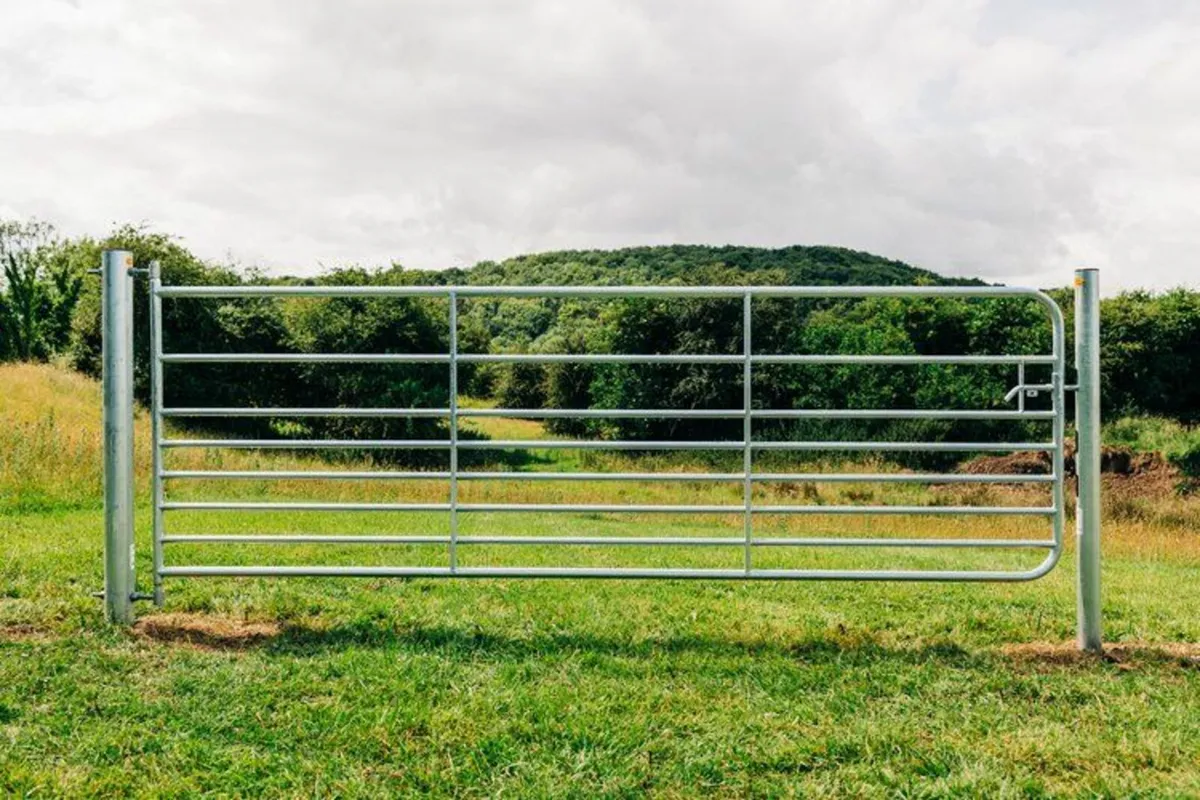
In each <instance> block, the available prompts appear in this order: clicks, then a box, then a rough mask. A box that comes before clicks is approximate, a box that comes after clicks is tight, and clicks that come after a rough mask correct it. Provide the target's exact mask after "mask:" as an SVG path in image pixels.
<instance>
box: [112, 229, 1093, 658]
mask: <svg viewBox="0 0 1200 800" xmlns="http://www.w3.org/2000/svg"><path fill="white" fill-rule="evenodd" d="M101 271H102V283H103V329H104V351H103V366H104V429H105V590H104V601H105V609H106V613H107V616H108V618H109V619H110V620H112V621H114V622H118V623H124V624H128V623H130V622H132V620H133V609H132V603H133V601H134V600H139V599H153V600H155V602H156V603H158V604H161V603H162V601H163V589H162V577H163V576H164V575H167V574H179V575H183V574H188V575H204V574H210V575H218V574H240V575H252V574H270V575H288V574H304V575H322V574H326V575H337V574H342V575H344V574H349V573H347V572H346V569H352V570H353V572H352V574H356V575H371V574H379V575H389V574H390V575H403V574H412V575H422V574H427V575H430V576H463V577H468V576H472V575H473V574H474V575H477V576H509V577H534V576H544V577H553V576H555V575H556V574H557V573H561V575H558V576H561V577H567V576H573V577H634V578H640V577H646V578H652V577H659V578H705V577H718V578H741V579H767V580H771V579H817V580H822V579H824V580H831V579H832V580H924V581H1013V580H1034V579H1036V578H1039V577H1042V576H1043V575H1045V574H1046V573H1048V572H1049V571H1050V570H1051V569H1053V567H1054V566H1055V565H1056V563H1057V561H1058V558H1059V556H1060V554H1061V549H1062V527H1063V525H1062V522H1063V516H1064V509H1063V505H1064V503H1063V501H1064V497H1063V496H1062V486H1063V482H1064V477H1063V452H1062V443H1063V441H1064V436H1063V433H1064V431H1063V426H1064V418H1065V402H1064V401H1065V392H1066V391H1067V390H1075V391H1076V436H1077V441H1078V446H1077V453H1076V464H1077V467H1076V469H1077V476H1078V480H1077V501H1076V535H1077V538H1078V542H1077V548H1076V549H1077V572H1078V576H1077V578H1078V582H1077V612H1078V643H1079V646H1080V648H1081V649H1084V650H1088V651H1092V652H1099V651H1100V650H1101V649H1102V639H1101V601H1100V475H1099V467H1100V402H1099V390H1100V387H1099V375H1100V371H1099V325H1100V321H1099V291H1098V276H1097V271H1096V270H1094V269H1082V270H1077V271H1076V273H1075V282H1074V285H1075V332H1076V343H1075V344H1076V346H1075V360H1076V369H1077V373H1078V382H1077V384H1076V385H1074V386H1068V385H1066V382H1065V381H1066V375H1065V367H1066V356H1065V352H1064V347H1065V343H1064V342H1063V341H1062V340H1063V336H1062V333H1063V331H1062V313H1061V311H1060V309H1059V307H1058V305H1057V303H1055V302H1054V301H1053V300H1052V299H1051V298H1050V297H1048V296H1047V295H1046V294H1045V293H1043V292H1041V291H1039V290H1035V289H1025V288H1019V287H909V286H903V287H901V286H893V287H865V286H829V287H824V286H821V287H816V286H814V287H792V286H788V287H745V286H744V287H725V286H721V287H549V286H531V287H488V286H452V287H324V286H303V287H294V286H293V287H169V288H164V287H162V285H161V276H160V273H159V269H158V264H157V263H155V262H152V263H151V265H150V267H149V269H147V270H135V269H134V268H133V256H132V254H131V253H129V252H128V251H116V250H110V251H105V252H104V254H103V257H102V270H101ZM135 273H138V274H141V273H147V274H148V277H149V278H150V293H149V294H150V313H151V329H152V332H156V333H158V334H159V335H152V340H153V352H152V354H151V386H152V389H151V406H152V408H151V420H152V423H151V424H152V426H153V448H152V449H153V454H152V459H153V489H152V494H153V515H154V521H153V529H154V554H153V560H154V586H153V588H154V591H153V594H150V595H140V594H138V593H137V592H136V591H135V585H136V584H135V575H134V563H133V479H134V476H133V391H132V389H133V380H132V377H133V335H132V320H133V313H132V312H133V306H132V299H133V291H132V276H133V275H134V274H135ZM498 290H499V291H498ZM297 295H298V296H368V297H369V296H398V295H403V296H434V297H445V298H448V299H449V303H450V306H449V307H450V328H451V334H450V345H449V347H450V352H449V353H448V354H447V355H448V359H447V362H448V363H449V364H450V370H449V382H450V383H449V386H450V398H449V409H447V412H448V415H449V419H450V420H451V425H450V430H451V434H450V436H451V439H450V442H449V448H448V449H449V454H450V459H451V469H450V472H449V480H450V483H449V487H450V504H449V506H448V507H447V508H448V510H449V511H450V512H451V514H450V525H451V527H450V538H449V541H450V543H451V547H450V568H449V570H448V571H447V570H446V569H444V568H430V569H426V568H413V569H412V570H408V571H405V570H404V569H403V568H369V567H362V568H346V569H335V568H319V567H318V568H312V567H305V568H292V569H290V570H289V568H286V567H261V568H255V567H240V568H238V567H235V568H205V567H188V568H183V569H179V568H176V569H173V570H172V569H166V568H164V566H163V554H162V551H163V543H164V536H163V527H162V512H163V510H164V507H165V505H166V504H165V503H164V497H163V495H164V492H163V474H164V471H163V469H162V452H161V447H162V446H171V445H172V444H174V445H176V446H180V445H182V446H189V444H190V445H191V446H196V445H195V443H194V442H191V440H162V439H161V425H162V417H163V411H164V409H163V376H162V364H163V363H164V360H165V358H164V353H163V352H162V339H161V335H160V334H161V330H162V298H163V297H172V296H187V297H255V296H297ZM470 296H510V297H511V296H525V297H554V296H589V297H591V296H596V297H637V296H643V297H644V296H669V297H722V298H731V299H736V298H738V297H741V298H743V304H744V305H743V308H744V312H743V324H744V336H743V339H744V345H743V354H742V355H741V356H733V357H730V358H727V359H724V357H720V358H723V359H724V361H728V362H729V363H742V364H743V381H744V390H743V392H744V397H743V400H744V408H743V409H740V410H738V416H743V415H744V428H743V434H744V439H743V441H741V442H738V441H737V440H734V441H733V442H728V443H726V444H728V445H729V447H728V448H726V449H741V450H743V453H744V465H743V466H744V469H743V473H742V474H741V475H737V476H733V477H737V478H738V480H740V481H742V482H743V494H744V504H743V506H742V507H741V509H742V510H743V513H744V515H745V522H744V527H745V560H746V568H745V571H744V572H743V571H734V570H671V569H655V570H632V569H623V570H579V569H575V570H566V569H563V570H557V571H556V572H546V571H538V570H530V569H522V568H488V569H479V570H470V569H461V568H459V567H458V566H457V561H456V553H457V548H456V547H455V546H454V545H456V544H457V543H458V541H459V540H460V537H459V536H458V525H457V514H456V513H455V512H456V510H457V509H459V508H460V507H462V506H461V504H459V503H458V502H457V494H458V491H457V489H458V479H459V478H460V477H461V475H462V473H460V472H459V470H458V469H457V455H458V450H459V448H460V447H461V446H463V445H464V443H462V442H460V441H459V439H458V435H457V434H458V425H457V421H458V418H459V417H460V416H461V415H460V412H459V409H458V402H457V396H456V394H457V392H456V388H457V386H456V384H457V370H456V368H455V366H456V364H457V363H459V362H461V361H464V360H467V359H468V358H470V357H469V356H460V355H459V354H458V352H457V351H458V348H457V329H458V326H457V313H458V311H457V307H458V302H457V301H458V299H459V298H461V297H470ZM756 296H762V297H871V296H900V297H1025V298H1029V299H1033V300H1036V301H1037V302H1039V303H1040V304H1041V305H1042V306H1043V307H1044V308H1045V309H1046V310H1047V312H1048V313H1049V316H1050V319H1051V323H1052V330H1053V333H1054V356H1053V357H1054V359H1055V361H1054V362H1047V361H1046V360H1045V357H1044V356H1030V357H1029V358H1028V359H1027V361H1028V363H1052V364H1053V368H1054V374H1053V376H1052V379H1051V383H1050V384H1043V385H1038V386H1026V385H1024V366H1025V363H1027V361H1026V360H1019V357H1012V360H1011V361H1009V362H1006V361H1004V360H1003V358H1004V357H996V356H986V357H983V356H981V357H978V358H977V359H976V361H975V363H1014V364H1017V365H1018V385H1017V387H1016V389H1015V391H1017V393H1018V397H1019V399H1018V409H1019V410H1020V411H1021V412H1022V413H1027V412H1025V410H1024V398H1023V395H1024V393H1025V391H1026V390H1027V389H1044V390H1049V391H1050V392H1052V395H1053V408H1054V417H1053V421H1054V426H1055V432H1054V444H1055V447H1053V448H1050V449H1051V450H1052V451H1053V453H1054V458H1053V461H1054V475H1053V478H1054V485H1053V488H1054V499H1053V506H1052V507H1048V508H1040V507H1038V508H1029V509H1021V508H1017V510H1016V513H1039V514H1045V513H1050V514H1052V515H1053V517H1054V520H1053V527H1054V539H1053V541H1052V543H1050V544H1049V545H1048V546H1049V547H1050V548H1051V550H1050V553H1049V555H1048V557H1047V558H1046V560H1045V561H1044V562H1043V563H1042V564H1041V565H1040V566H1039V567H1037V568H1035V569H1033V570H1029V571H1027V572H1024V573H1013V572H994V573H988V572H979V571H975V572H965V571H950V570H947V571H938V572H936V573H935V572H926V573H923V572H909V571H893V572H888V571H878V570H872V571H863V572H862V573H859V572H856V571H851V570H842V571H838V570H812V571H802V570H756V571H753V572H752V571H751V569H750V552H751V547H752V544H753V542H752V539H751V533H750V524H751V514H752V513H754V512H755V511H760V513H761V507H759V508H754V507H752V505H751V502H750V494H751V488H752V480H753V479H752V477H751V469H750V462H751V458H752V456H751V453H752V450H753V449H763V448H762V447H761V446H760V445H761V444H762V443H757V444H756V443H753V442H752V440H751V421H752V418H753V415H752V412H751V382H750V380H749V378H750V374H751V364H752V359H753V360H762V359H763V358H764V357H762V356H759V357H752V354H751V325H750V317H751V301H752V299H753V298H754V297H756ZM173 355H174V354H173ZM199 355H203V354H195V355H193V356H191V357H182V358H179V359H174V360H179V361H188V360H193V361H200V360H204V359H203V358H200V357H197V356H199ZM251 355H253V354H251ZM305 355H309V354H305ZM311 355H318V354H311ZM326 355H328V354H326ZM830 357H831V356H820V357H819V358H821V359H828V358H830ZM833 357H834V358H836V356H833ZM543 358H544V357H543ZM570 358H577V357H570ZM612 358H613V360H624V359H625V358H626V357H625V356H613V357H612ZM636 358H637V357H634V359H636ZM766 358H767V359H772V358H773V359H777V363H789V362H790V363H804V361H805V358H806V357H805V356H767V357H766ZM845 358H846V359H847V361H848V363H872V357H871V356H847V357H845ZM878 358H880V359H885V360H887V361H886V363H893V362H895V363H906V362H905V361H904V357H899V361H896V359H897V358H898V357H896V356H880V357H878ZM912 358H913V359H914V360H915V361H916V362H917V363H921V362H925V361H929V360H930V358H931V357H920V356H917V357H912ZM934 358H936V357H934ZM943 358H950V359H952V361H951V363H955V362H954V361H953V359H958V360H959V362H958V363H971V362H972V357H971V356H957V357H943ZM647 359H653V360H655V361H662V360H664V359H662V358H661V357H657V356H651V357H647ZM710 359H711V357H710ZM997 359H999V360H997ZM210 360H217V359H210ZM262 360H266V359H262ZM278 360H281V361H282V360H287V359H278ZM294 360H306V359H301V358H297V359H294ZM314 360H329V361H335V360H337V359H336V358H329V359H314ZM396 360H399V359H396ZM687 360H689V361H690V362H692V363H697V360H696V359H695V357H687ZM700 361H703V358H701V359H700ZM722 363H724V362H722ZM768 363H770V361H768ZM893 413H901V412H900V411H899V410H893ZM935 413H936V412H935ZM440 416H445V414H442V415H440ZM918 416H920V414H918ZM1041 418H1042V419H1046V418H1048V417H1041ZM218 441H220V440H218ZM257 444H259V445H262V444H264V443H262V442H259V443H257ZM408 444H411V443H408ZM542 444H543V445H544V442H543V443H542ZM626 444H629V445H630V446H631V447H632V446H634V445H638V444H641V445H643V446H644V445H645V444H647V443H639V442H630V443H626ZM650 444H653V443H650ZM659 444H665V443H659ZM703 444H713V443H711V442H709V443H703ZM824 444H833V445H839V444H840V445H843V446H842V447H841V448H827V449H842V450H846V449H853V447H849V446H851V445H856V444H863V443H852V442H841V443H837V442H834V443H824ZM870 444H874V445H877V444H879V443H877V442H875V443H870ZM903 444H914V443H903ZM920 444H923V445H924V446H923V447H918V448H909V447H906V448H905V449H922V450H938V449H952V448H953V443H936V442H924V443H920ZM987 444H988V445H992V444H996V445H1000V444H1002V443H987ZM939 445H940V446H939ZM945 445H951V446H950V447H946V446H945ZM210 446H211V445H210ZM243 446H245V445H243ZM292 446H296V445H295V444H292ZM525 446H529V445H528V444H525ZM693 446H694V445H693ZM860 449H865V448H860ZM893 449H895V448H893ZM957 449H966V448H964V447H959V448H957ZM970 449H973V450H978V449H981V448H979V447H975V446H972V447H970ZM982 449H987V448H982ZM999 449H1005V448H1004V447H1000V448H999ZM1007 449H1009V450H1011V449H1014V448H1013V447H1012V446H1011V445H1010V446H1009V447H1008V448H1007ZM1023 449H1028V448H1023ZM1038 449H1042V450H1045V449H1047V448H1046V447H1045V446H1039V448H1038ZM814 478H815V479H820V474H819V473H817V474H814ZM218 505H220V506H224V507H231V506H230V504H227V503H226V504H218ZM232 507H239V506H236V505H235V506H232ZM528 508H529V510H530V511H538V510H543V509H541V508H539V507H537V506H530V507H528ZM622 508H624V509H625V510H634V511H636V510H639V508H638V507H636V506H635V507H632V508H629V507H614V510H621V509H622ZM689 508H690V507H687V506H683V507H681V509H680V512H679V513H688V509H689ZM731 508H732V507H731ZM823 508H824V510H825V512H826V513H829V507H823ZM843 508H846V509H848V510H859V511H860V513H864V512H861V509H862V508H864V507H861V506H849V507H843ZM975 508H976V509H978V508H989V507H975ZM476 510H484V509H476ZM500 510H512V509H500ZM554 510H572V509H570V508H569V507H562V506H556V507H555V509H554ZM581 510H582V509H581ZM647 510H669V508H668V507H663V508H660V507H654V508H648V509H647ZM726 511H727V513H735V510H726ZM945 511H946V510H945V509H943V513H944V512H945ZM814 513H815V512H814ZM847 513H849V511H847ZM865 513H871V512H869V511H868V512H865ZM889 513H921V507H914V508H909V509H906V508H905V507H896V510H894V511H891V512H889ZM966 513H1004V512H1002V511H1001V512H987V511H983V512H980V511H978V510H975V511H972V512H966ZM1008 513H1014V512H1012V511H1009V512H1008ZM864 541H865V540H864ZM930 541H936V540H930ZM547 543H548V544H549V543H553V542H549V541H548V542H547ZM1039 546H1046V545H1039Z"/></svg>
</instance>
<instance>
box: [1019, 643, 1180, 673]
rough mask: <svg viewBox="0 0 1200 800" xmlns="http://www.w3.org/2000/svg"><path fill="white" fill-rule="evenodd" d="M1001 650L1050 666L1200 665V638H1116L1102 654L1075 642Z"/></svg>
mask: <svg viewBox="0 0 1200 800" xmlns="http://www.w3.org/2000/svg"><path fill="white" fill-rule="evenodd" d="M1000 652H1001V653H1003V654H1004V655H1005V656H1007V657H1009V658H1011V659H1012V660H1013V661H1019V662H1023V663H1030V664H1042V665H1050V666H1080V665H1087V664H1096V663H1100V662H1108V663H1110V664H1116V665H1117V666H1118V667H1121V668H1122V669H1136V668H1137V667H1139V666H1150V665H1164V664H1165V665H1172V666H1178V667H1187V668H1191V669H1200V642H1161V643H1154V642H1115V643H1113V644H1108V645H1105V646H1104V652H1103V654H1100V655H1097V654H1094V653H1086V652H1083V651H1082V650H1080V649H1079V647H1078V645H1077V644H1076V643H1075V642H1023V643H1021V644H1011V645H1005V646H1003V647H1001V648H1000Z"/></svg>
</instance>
